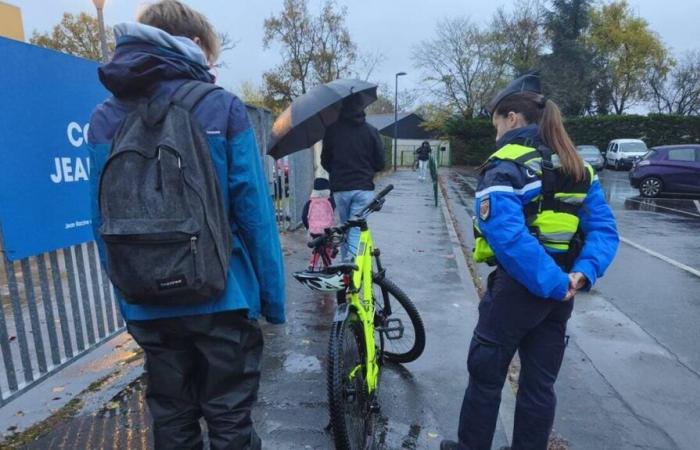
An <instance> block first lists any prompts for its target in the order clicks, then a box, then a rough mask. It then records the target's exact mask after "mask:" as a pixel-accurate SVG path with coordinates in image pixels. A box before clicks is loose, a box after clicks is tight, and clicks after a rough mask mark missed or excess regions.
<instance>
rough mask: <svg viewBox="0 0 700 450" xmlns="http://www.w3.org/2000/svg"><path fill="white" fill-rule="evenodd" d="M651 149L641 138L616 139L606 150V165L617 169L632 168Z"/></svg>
mask: <svg viewBox="0 0 700 450" xmlns="http://www.w3.org/2000/svg"><path fill="white" fill-rule="evenodd" d="M648 151H649V149H648V148H647V145H646V144H645V143H644V141H642V140H640V139H614V140H612V141H610V143H609V144H608V148H607V150H606V152H605V165H606V167H612V168H614V169H615V170H620V169H626V168H631V167H632V166H633V165H634V163H635V162H636V161H638V160H640V159H642V157H643V156H644V155H646V154H647V152H648Z"/></svg>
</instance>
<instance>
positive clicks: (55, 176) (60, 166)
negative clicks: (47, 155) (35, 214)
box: [49, 122, 90, 184]
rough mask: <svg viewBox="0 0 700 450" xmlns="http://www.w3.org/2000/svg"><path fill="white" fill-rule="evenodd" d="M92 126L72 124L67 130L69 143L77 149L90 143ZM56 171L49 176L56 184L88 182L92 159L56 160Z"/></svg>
mask: <svg viewBox="0 0 700 450" xmlns="http://www.w3.org/2000/svg"><path fill="white" fill-rule="evenodd" d="M89 131H90V124H89V123H86V124H85V125H84V126H82V127H81V126H80V124H79V123H77V122H70V123H69V124H68V127H67V128H66V136H67V137H68V142H69V143H70V144H71V145H72V146H73V147H76V148H79V147H82V146H83V145H84V144H87V143H88V132H89ZM54 167H55V170H54V172H53V173H51V174H50V175H49V176H50V177H51V181H53V182H54V183H56V184H58V183H73V182H76V181H88V179H89V177H90V159H89V158H75V157H60V158H54Z"/></svg>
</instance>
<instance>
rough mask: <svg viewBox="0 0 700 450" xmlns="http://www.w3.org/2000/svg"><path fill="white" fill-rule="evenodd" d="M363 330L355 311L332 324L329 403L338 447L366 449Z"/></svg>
mask: <svg viewBox="0 0 700 450" xmlns="http://www.w3.org/2000/svg"><path fill="white" fill-rule="evenodd" d="M364 342H365V340H364V333H363V331H362V324H361V323H360V321H359V319H358V317H357V315H356V314H355V313H354V312H350V314H349V315H348V316H347V317H346V318H345V320H343V321H342V322H336V323H334V324H333V330H332V331H331V339H330V342H329V345H328V406H329V409H330V416H331V417H330V418H331V423H330V425H331V431H332V433H333V441H334V443H335V448H336V449H337V450H360V449H364V448H365V447H366V445H367V442H368V440H369V434H370V429H371V427H370V408H369V395H368V392H367V382H366V379H365V377H366V372H365V352H364Z"/></svg>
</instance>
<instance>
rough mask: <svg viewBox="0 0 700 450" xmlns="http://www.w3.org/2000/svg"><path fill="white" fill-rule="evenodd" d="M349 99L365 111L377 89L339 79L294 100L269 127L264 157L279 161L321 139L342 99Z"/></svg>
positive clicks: (366, 83) (356, 81)
mask: <svg viewBox="0 0 700 450" xmlns="http://www.w3.org/2000/svg"><path fill="white" fill-rule="evenodd" d="M352 95H354V96H356V104H357V105H358V106H361V107H362V108H365V107H366V106H367V105H369V104H370V103H372V102H373V101H375V100H376V99H377V85H376V84H372V83H368V82H366V81H361V80H350V79H339V80H334V81H331V82H330V83H326V84H322V85H320V86H316V87H314V88H312V89H311V90H310V91H309V92H307V93H306V94H304V95H301V96H299V97H297V98H296V99H294V101H293V102H292V104H291V105H289V107H288V108H287V109H285V110H284V112H283V113H282V114H281V115H280V116H279V117H278V118H277V120H275V123H274V124H272V138H271V140H270V146H269V148H268V150H267V154H268V155H270V156H272V157H273V158H275V159H279V158H282V157H283V156H286V155H289V154H290V153H294V152H296V151H299V150H303V149H305V148H309V147H311V146H312V145H314V144H315V143H316V142H318V141H320V140H321V139H323V135H324V133H325V131H326V127H327V126H329V125H330V124H332V123H334V122H335V121H336V120H338V116H339V115H340V108H341V106H342V102H343V99H344V98H347V97H350V96H352Z"/></svg>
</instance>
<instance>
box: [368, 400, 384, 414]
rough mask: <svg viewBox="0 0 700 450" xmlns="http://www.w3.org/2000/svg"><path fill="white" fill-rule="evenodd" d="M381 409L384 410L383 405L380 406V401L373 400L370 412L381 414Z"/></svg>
mask: <svg viewBox="0 0 700 450" xmlns="http://www.w3.org/2000/svg"><path fill="white" fill-rule="evenodd" d="M381 410H382V407H381V406H379V403H377V402H376V401H373V402H372V403H371V404H370V405H369V412H370V413H372V414H379V412H380V411H381Z"/></svg>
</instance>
